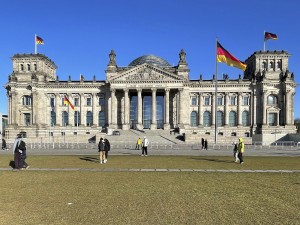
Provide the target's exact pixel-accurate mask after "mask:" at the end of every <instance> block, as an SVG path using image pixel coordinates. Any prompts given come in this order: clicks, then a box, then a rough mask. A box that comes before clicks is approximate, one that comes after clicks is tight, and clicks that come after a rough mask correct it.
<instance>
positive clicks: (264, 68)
mask: <svg viewBox="0 0 300 225" xmlns="http://www.w3.org/2000/svg"><path fill="white" fill-rule="evenodd" d="M262 70H267V62H266V61H264V62H263V63H262Z"/></svg>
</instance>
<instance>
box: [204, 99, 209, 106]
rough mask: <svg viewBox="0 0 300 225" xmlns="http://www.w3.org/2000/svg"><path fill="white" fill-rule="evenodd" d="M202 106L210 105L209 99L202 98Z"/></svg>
mask: <svg viewBox="0 0 300 225" xmlns="http://www.w3.org/2000/svg"><path fill="white" fill-rule="evenodd" d="M204 105H210V97H204Z"/></svg>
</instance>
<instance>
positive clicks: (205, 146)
mask: <svg viewBox="0 0 300 225" xmlns="http://www.w3.org/2000/svg"><path fill="white" fill-rule="evenodd" d="M204 149H205V150H207V139H205V141H204Z"/></svg>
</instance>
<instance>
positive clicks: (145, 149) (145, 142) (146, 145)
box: [142, 136, 149, 156]
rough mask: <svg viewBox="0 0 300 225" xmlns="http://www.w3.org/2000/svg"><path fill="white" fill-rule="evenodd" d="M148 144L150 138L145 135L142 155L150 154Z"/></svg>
mask: <svg viewBox="0 0 300 225" xmlns="http://www.w3.org/2000/svg"><path fill="white" fill-rule="evenodd" d="M148 145H149V140H148V138H146V136H145V137H144V140H143V147H142V156H147V155H148V150H147V148H148Z"/></svg>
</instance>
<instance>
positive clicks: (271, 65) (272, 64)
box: [270, 61, 274, 70]
mask: <svg viewBox="0 0 300 225" xmlns="http://www.w3.org/2000/svg"><path fill="white" fill-rule="evenodd" d="M270 70H274V62H273V61H271V62H270Z"/></svg>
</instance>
